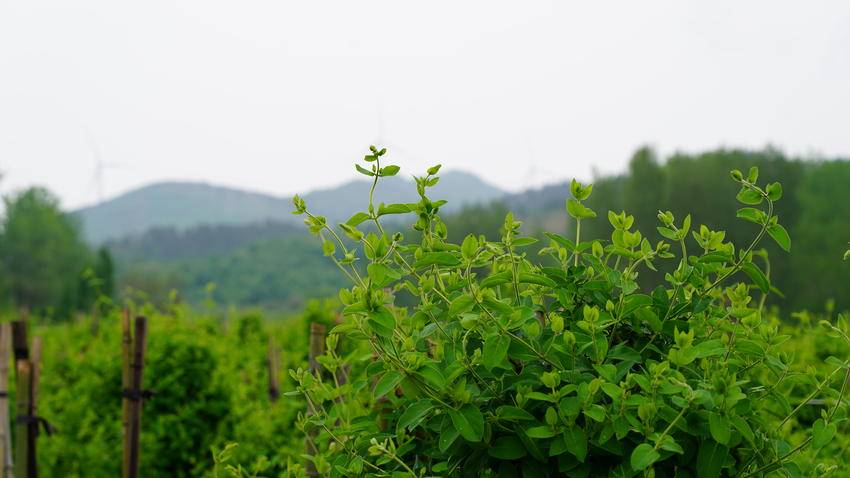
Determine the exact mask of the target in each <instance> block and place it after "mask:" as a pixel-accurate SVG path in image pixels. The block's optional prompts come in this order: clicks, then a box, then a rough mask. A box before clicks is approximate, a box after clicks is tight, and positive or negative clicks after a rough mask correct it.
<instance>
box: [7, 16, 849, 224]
mask: <svg viewBox="0 0 850 478" xmlns="http://www.w3.org/2000/svg"><path fill="white" fill-rule="evenodd" d="M87 131H88V133H87ZM87 137H90V138H91V140H89V139H87ZM376 141H383V142H385V143H386V144H387V145H388V147H389V148H390V153H391V154H394V153H396V154H395V158H396V160H397V162H398V163H400V164H401V166H402V171H403V172H407V173H414V172H416V173H418V172H421V171H422V170H423V169H424V168H425V167H426V166H428V165H430V164H432V163H437V162H441V163H443V164H444V165H445V168H447V169H464V170H471V171H474V172H477V173H478V174H479V175H481V176H483V177H484V178H485V179H487V180H489V181H491V182H492V183H494V184H497V185H499V186H502V187H504V188H507V189H511V190H518V189H522V188H524V187H527V186H529V185H537V184H540V183H544V182H551V181H555V180H558V179H562V178H567V177H572V176H579V177H590V176H591V171H592V170H594V169H595V170H597V171H599V172H602V173H605V172H615V171H621V170H622V169H623V168H624V167H625V165H626V163H627V161H628V157H629V155H630V153H631V152H632V151H633V150H634V149H635V148H636V147H637V146H639V145H640V144H643V143H650V144H653V145H655V146H656V147H657V148H658V149H659V150H660V151H661V152H662V153H665V154H666V153H670V152H672V151H675V150H685V151H697V150H701V149H705V148H712V147H716V146H720V145H732V146H745V147H762V146H764V145H765V144H767V143H772V144H775V145H778V146H780V147H782V148H784V149H785V150H786V151H789V152H792V153H804V154H807V153H812V152H818V153H821V154H824V155H850V2H847V1H832V2H828V1H810V2H785V1H776V0H772V1H746V2H742V1H711V2H706V1H682V0H675V1H665V2H660V1H659V2H635V1H624V2H608V1H599V2H533V1H522V2H516V1H513V2H498V1H493V0H487V1H481V2H472V1H463V2H459V1H446V2H443V1H434V0H432V1H429V2H416V3H414V2H406V1H399V0H391V1H386V2H378V1H350V0H346V1H339V2H325V1H309V2H304V1H298V2H284V1H281V0H273V1H245V2H232V1H228V2H217V1H211V0H197V1H175V0H148V1H144V2H116V1H114V0H102V1H97V0H74V1H67V0H52V1H42V0H0V170H2V171H3V172H4V173H5V178H4V179H3V181H2V183H0V191H2V192H9V191H11V190H14V189H17V188H21V187H24V186H27V185H31V184H40V185H45V186H48V187H49V188H50V189H52V190H53V191H54V192H56V193H57V194H58V195H59V196H60V197H61V198H62V200H63V203H64V204H65V206H67V207H78V206H81V205H84V204H88V203H91V202H93V201H95V200H96V199H97V195H98V194H97V188H96V186H95V182H94V181H93V179H94V175H95V150H99V151H100V154H101V155H102V157H103V158H104V161H105V162H106V163H112V164H114V166H111V167H109V168H106V169H105V170H104V172H103V184H104V194H105V196H106V197H110V196H113V195H115V194H119V193H122V192H125V191H127V190H129V189H132V188H134V187H137V186H140V185H143V184H147V183H151V182H154V181H159V180H174V179H184V180H202V181H208V182H212V183H216V184H222V185H229V186H236V187H240V188H245V189H253V190H259V191H264V192H269V193H274V194H281V195H283V194H291V193H294V192H300V191H305V190H309V189H313V188H316V187H323V186H332V185H335V184H338V183H340V182H343V181H346V180H348V179H351V178H353V177H355V173H354V169H353V166H352V162H353V161H354V160H356V159H357V158H358V157H360V156H361V155H362V153H363V152H364V151H365V149H366V147H367V146H368V145H369V143H371V142H376Z"/></svg>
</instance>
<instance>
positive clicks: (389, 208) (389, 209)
mask: <svg viewBox="0 0 850 478" xmlns="http://www.w3.org/2000/svg"><path fill="white" fill-rule="evenodd" d="M411 211H413V208H411V207H410V204H383V203H381V205H380V206H378V216H386V215H387V214H405V213H408V212H411Z"/></svg>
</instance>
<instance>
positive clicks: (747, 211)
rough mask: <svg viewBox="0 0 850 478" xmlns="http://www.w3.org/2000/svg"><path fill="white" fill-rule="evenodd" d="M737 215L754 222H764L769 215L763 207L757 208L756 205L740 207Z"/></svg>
mask: <svg viewBox="0 0 850 478" xmlns="http://www.w3.org/2000/svg"><path fill="white" fill-rule="evenodd" d="M736 215H737V216H738V218H740V219H743V220H745V221H750V222H754V223H756V224H764V221H765V219H767V216H766V215H765V214H764V212H763V211H762V210H761V209H756V208H754V207H744V208H741V209H738V213H737V214H736Z"/></svg>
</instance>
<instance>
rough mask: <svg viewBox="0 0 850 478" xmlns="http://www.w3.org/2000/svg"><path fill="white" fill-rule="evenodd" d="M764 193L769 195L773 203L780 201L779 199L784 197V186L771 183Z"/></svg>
mask: <svg viewBox="0 0 850 478" xmlns="http://www.w3.org/2000/svg"><path fill="white" fill-rule="evenodd" d="M764 192H766V193H767V197H768V198H769V199H770V200H771V201H778V200H779V198H781V197H782V185H781V184H779V183H770V184H768V185H767V187H766V188H765V191H764Z"/></svg>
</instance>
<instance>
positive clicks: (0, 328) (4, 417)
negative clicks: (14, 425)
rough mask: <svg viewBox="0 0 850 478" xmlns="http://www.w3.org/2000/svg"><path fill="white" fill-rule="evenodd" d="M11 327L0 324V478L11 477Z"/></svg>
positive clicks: (4, 323) (5, 323) (6, 324)
mask: <svg viewBox="0 0 850 478" xmlns="http://www.w3.org/2000/svg"><path fill="white" fill-rule="evenodd" d="M11 349H12V325H11V324H10V323H9V322H3V323H2V324H0V478H13V476H12V472H13V469H12V429H11V427H10V426H9V356H10V354H11Z"/></svg>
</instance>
